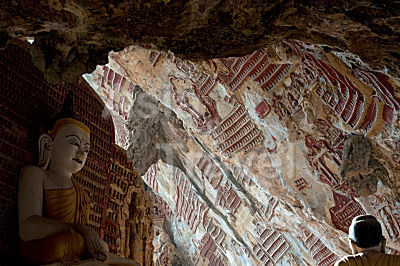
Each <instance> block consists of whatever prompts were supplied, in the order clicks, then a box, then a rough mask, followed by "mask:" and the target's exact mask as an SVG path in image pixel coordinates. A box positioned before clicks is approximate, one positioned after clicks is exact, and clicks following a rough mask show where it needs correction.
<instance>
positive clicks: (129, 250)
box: [0, 42, 153, 265]
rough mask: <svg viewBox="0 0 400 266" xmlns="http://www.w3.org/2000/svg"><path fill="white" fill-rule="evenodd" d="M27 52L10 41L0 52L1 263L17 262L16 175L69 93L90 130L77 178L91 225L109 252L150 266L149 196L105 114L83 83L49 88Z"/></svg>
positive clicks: (21, 44) (32, 158)
mask: <svg viewBox="0 0 400 266" xmlns="http://www.w3.org/2000/svg"><path fill="white" fill-rule="evenodd" d="M29 49H30V45H29V43H28V42H14V43H13V44H10V45H9V46H8V47H7V49H5V50H4V51H1V52H0V58H1V60H0V88H1V89H0V98H1V101H0V135H1V137H0V167H1V173H2V174H1V175H0V198H1V200H0V206H1V208H0V264H2V265H12V264H14V263H15V262H16V261H17V260H16V258H17V257H18V241H19V240H18V239H19V237H18V218H17V201H16V199H17V191H18V176H19V171H20V169H21V167H22V166H24V165H28V164H34V163H35V162H36V160H37V158H36V157H35V156H36V152H37V148H36V147H37V144H36V143H37V139H38V136H39V135H40V134H41V133H42V132H43V129H44V128H45V126H46V123H47V122H49V121H50V119H51V118H52V117H54V116H55V115H56V114H57V113H58V112H59V111H60V109H61V106H62V103H63V100H64V97H65V95H66V93H67V92H68V91H73V92H74V97H75V108H76V112H77V113H78V115H79V116H80V119H81V120H82V121H83V122H84V123H85V124H87V125H88V126H89V128H90V130H91V142H92V145H91V146H92V147H91V151H90V153H89V156H88V159H87V162H86V165H85V167H84V168H83V169H82V171H81V172H80V173H79V174H77V175H76V176H74V178H76V180H77V181H78V182H79V183H80V184H82V185H83V186H84V187H85V190H86V192H87V193H88V194H89V196H90V197H91V199H92V202H93V204H92V205H91V212H90V217H89V219H90V226H91V227H92V228H93V229H94V230H95V231H96V232H98V233H99V235H100V238H101V239H103V240H104V241H106V242H107V244H108V245H109V249H110V251H111V252H113V253H116V254H118V255H121V256H125V257H129V258H132V259H134V260H135V261H137V262H139V263H141V264H142V265H152V255H153V246H152V239H153V225H152V211H151V210H152V203H151V200H150V194H149V192H148V191H145V187H144V183H143V181H142V179H141V177H140V176H139V175H138V173H137V172H136V171H135V169H134V168H133V167H132V163H131V162H130V160H128V159H127V156H126V151H125V150H124V149H122V148H121V147H119V146H117V145H116V144H115V134H114V124H113V120H112V117H111V115H110V113H109V111H108V110H107V108H105V105H104V103H103V102H102V101H101V100H100V98H99V97H98V96H97V94H96V93H95V92H94V91H93V89H92V88H91V87H90V86H89V85H88V84H87V82H86V81H85V80H83V79H81V80H80V81H79V82H77V83H70V84H62V85H58V86H54V85H50V84H49V83H47V82H46V81H45V79H44V78H43V74H42V73H41V72H40V71H39V70H38V69H37V68H36V67H35V66H34V65H33V63H32V60H31V56H30V54H29ZM3 263H4V264H3Z"/></svg>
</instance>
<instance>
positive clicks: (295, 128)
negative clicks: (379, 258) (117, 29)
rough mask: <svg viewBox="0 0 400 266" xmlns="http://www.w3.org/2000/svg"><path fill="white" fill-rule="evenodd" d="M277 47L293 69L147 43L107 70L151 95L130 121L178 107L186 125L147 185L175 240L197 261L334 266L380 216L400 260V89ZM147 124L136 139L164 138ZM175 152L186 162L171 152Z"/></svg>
mask: <svg viewBox="0 0 400 266" xmlns="http://www.w3.org/2000/svg"><path fill="white" fill-rule="evenodd" d="M276 47H277V48H278V50H276V52H275V54H274V59H273V61H274V62H280V63H285V64H274V63H272V62H271V61H270V60H269V58H270V55H269V53H270V50H269V49H267V48H264V49H260V50H257V51H255V52H253V53H251V54H249V55H247V56H244V57H237V58H222V59H214V60H209V61H201V62H197V63H195V62H190V61H184V60H182V59H180V58H179V57H177V56H176V55H174V54H173V53H160V52H155V51H150V50H146V49H143V48H137V47H130V48H127V49H125V50H124V51H122V52H119V53H112V54H111V56H110V62H109V67H110V68H112V69H113V70H114V71H117V72H118V73H120V74H121V75H123V76H125V78H126V79H127V80H129V81H131V82H133V83H134V84H136V85H138V86H140V87H141V88H142V89H143V91H144V92H143V93H145V94H146V95H147V96H146V97H149V98H148V99H147V98H146V102H143V101H144V99H145V95H143V98H142V99H143V101H138V102H136V104H137V105H138V106H135V105H136V104H133V105H132V111H131V116H132V114H135V113H137V111H138V110H140V108H144V107H145V106H146V104H149V105H151V106H152V107H153V108H154V109H156V108H158V110H153V109H152V113H155V114H156V116H157V117H159V119H160V121H165V120H164V115H163V113H165V110H166V109H167V110H168V109H169V110H172V111H173V112H174V113H175V114H176V117H175V116H173V117H174V119H176V120H174V121H179V120H181V121H182V122H183V128H182V127H179V126H176V125H179V124H180V122H167V123H165V124H166V125H168V126H169V127H168V129H170V130H171V131H170V132H169V133H168V134H165V132H164V133H163V131H162V130H159V131H158V132H160V134H158V133H157V134H155V133H150V136H151V135H154V139H156V142H157V143H160V144H159V146H160V148H157V149H159V150H157V149H156V150H157V153H156V155H155V156H152V157H151V160H148V161H146V160H147V158H143V159H142V160H143V161H146V162H147V163H146V166H143V169H144V168H146V167H148V164H150V163H154V162H156V164H152V165H151V167H150V168H149V169H148V170H147V172H146V174H144V176H143V179H144V181H145V182H146V183H147V184H148V186H149V187H150V188H151V189H152V190H153V192H154V193H155V194H156V195H157V196H158V197H160V198H161V199H162V200H163V201H164V202H165V204H166V205H167V206H168V207H169V209H170V210H171V218H169V219H168V220H169V221H171V224H176V225H177V226H176V227H173V228H174V229H173V230H171V231H169V232H167V234H168V235H169V238H170V239H171V241H173V242H174V243H175V245H176V247H177V249H178V250H179V251H180V252H181V254H187V257H188V259H189V260H190V261H192V263H194V264H196V263H199V264H210V265H217V264H219V263H221V264H231V265H244V264H246V263H247V264H252V265H260V264H268V263H276V264H277V265H299V264H307V263H308V264H310V265H332V264H333V262H334V261H336V260H337V259H338V257H340V256H342V255H345V254H346V253H347V252H349V249H348V246H347V237H346V232H347V230H348V226H349V225H350V222H351V220H352V218H353V217H355V216H357V215H359V214H364V213H371V214H373V215H375V216H376V217H377V218H378V219H379V221H381V223H382V225H383V228H384V234H385V236H386V237H387V238H388V240H389V241H388V246H389V248H388V251H389V252H391V253H396V252H398V250H400V233H399V232H400V219H399V218H398V217H400V216H399V213H400V210H399V208H398V205H397V204H398V201H399V199H400V197H399V188H400V183H399V181H398V180H399V179H398V177H399V173H400V164H399V163H400V160H399V158H400V152H399V149H398V146H399V145H398V137H399V124H398V119H399V111H400V100H399V98H398V95H397V94H396V91H398V85H397V84H398V83H397V81H396V80H395V79H393V78H392V77H390V76H387V75H384V74H382V73H379V72H374V71H372V70H371V69H369V68H368V67H366V66H365V64H363V63H362V62H361V63H360V64H351V63H350V62H349V61H348V60H347V59H346V57H343V56H341V55H340V54H338V53H336V52H325V51H324V49H322V48H321V47H320V46H315V45H308V44H305V43H302V42H298V41H285V42H284V43H283V44H282V45H281V46H279V45H278V46H276ZM285 47H290V50H287V49H286V48H285ZM280 49H282V50H280ZM288 51H289V52H288ZM293 51H294V52H295V53H294V54H293ZM102 73H103V75H104V72H102V71H101V68H98V71H97V72H96V73H94V74H92V75H100V76H101V75H102ZM147 101H148V103H147ZM155 103H157V107H156V105H155ZM132 117H133V116H132ZM141 117H145V118H146V119H147V120H146V119H143V120H140V122H133V123H130V124H129V127H130V131H132V132H133V131H135V130H138V131H139V132H142V133H140V134H144V133H145V132H147V130H143V129H144V128H146V126H149V127H150V126H152V125H156V126H155V128H157V129H160V128H163V129H164V127H162V126H159V124H157V123H158V122H157V123H155V122H154V121H158V120H157V119H154V118H152V119H149V117H147V116H143V115H142V116H141ZM167 117H169V116H167ZM130 119H131V118H130ZM135 119H138V120H132V121H139V118H135ZM140 119H141V118H140ZM166 120H167V121H170V120H169V119H166ZM142 123H147V124H146V125H143V124H142ZM176 128H179V129H180V131H176ZM135 132H136V131H135ZM140 134H139V135H140ZM352 134H355V135H357V136H362V137H354V139H353V141H351V139H352V137H350V136H351V135H352ZM160 136H168V137H165V138H160ZM346 138H348V139H350V141H348V144H350V145H347V144H346V145H347V146H346V148H344V145H345V141H346ZM143 139H145V138H143ZM176 139H178V140H179V141H177V140H176ZM133 141H134V142H135V146H138V147H139V148H138V149H142V148H141V147H148V146H146V145H147V144H145V143H151V142H148V141H143V142H140V141H137V139H135V138H133ZM163 141H164V142H163ZM165 143H166V144H165ZM176 144H179V145H176ZM169 145H172V146H173V149H170V150H169V152H168V153H166V154H169V155H171V156H172V157H171V158H173V161H174V162H176V161H178V160H179V164H176V163H168V162H167V160H168V159H169V160H170V161H171V158H168V156H164V157H163V156H161V154H162V151H163V150H167V151H168V149H167V148H168V147H169ZM350 147H353V148H352V149H353V151H350ZM360 148H361V150H362V152H360ZM344 150H345V156H342V154H343V151H344ZM346 150H347V153H346ZM131 152H132V153H131V156H133V158H135V151H134V150H131ZM139 154H140V153H138V155H139ZM143 154H144V153H143ZM354 159H355V160H354ZM350 166H351V167H350ZM355 166H356V167H355ZM341 169H343V177H341V175H340V172H341ZM360 174H361V176H360ZM361 177H362V178H361Z"/></svg>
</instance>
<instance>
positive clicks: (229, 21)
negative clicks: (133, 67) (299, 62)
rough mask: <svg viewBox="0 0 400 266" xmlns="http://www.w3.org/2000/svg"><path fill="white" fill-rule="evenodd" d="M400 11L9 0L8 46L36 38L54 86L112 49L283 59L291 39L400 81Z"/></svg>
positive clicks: (383, 6)
mask: <svg viewBox="0 0 400 266" xmlns="http://www.w3.org/2000/svg"><path fill="white" fill-rule="evenodd" d="M399 10H400V4H399V2H398V1H342V0H338V1H330V0H323V1H322V0H318V1H297V0H292V1H281V0H280V1H272V0H269V1H264V0H253V1H232V0H220V1H207V0H190V1H182V0H177V1H170V0H164V1H158V0H157V1H156V0H152V1H127V0H121V1H77V0H62V1H61V0H55V1H39V2H38V1H26V0H24V1H22V0H4V1H2V2H1V4H0V18H1V21H0V45H1V46H4V45H5V44H6V43H7V41H8V40H10V39H12V38H16V37H27V36H30V37H34V39H35V42H34V49H33V50H32V55H33V56H34V62H35V64H36V65H37V66H39V67H40V68H41V69H42V71H43V72H44V73H45V76H46V78H47V79H48V80H49V81H51V82H60V81H72V80H74V79H75V78H77V77H79V76H80V75H81V74H84V73H89V72H91V71H92V70H93V69H95V66H96V65H98V64H105V63H106V62H107V54H108V52H109V51H111V50H114V51H120V50H122V49H124V48H125V47H127V46H129V45H133V44H141V45H144V46H147V47H150V46H152V45H154V47H157V48H158V49H161V50H164V51H168V50H171V51H173V52H174V53H175V54H177V55H179V56H180V57H182V56H184V57H185V58H187V59H211V58H223V57H228V56H243V55H246V54H249V53H251V52H253V51H254V50H256V49H260V48H264V47H267V46H269V50H270V53H271V56H272V57H274V58H275V55H274V51H275V50H276V47H277V46H278V47H279V46H280V44H279V42H280V41H282V40H285V39H296V40H301V41H308V42H310V43H314V44H325V45H328V46H329V47H324V50H325V51H326V52H328V51H330V50H332V49H333V50H337V51H339V52H341V53H342V54H343V55H344V56H347V57H352V55H351V54H350V53H352V54H355V55H358V56H359V57H360V58H361V59H362V60H363V61H364V62H366V63H368V64H370V66H371V67H372V69H375V70H387V71H388V72H389V73H390V74H392V75H394V76H397V77H398V76H399V67H398V66H399V65H400V64H399V63H400V60H399V55H400V48H399V47H400V46H399V41H400V39H399V38H400V37H399V33H400V27H399V25H400V24H399V22H400V20H399V14H400V13H399V12H400V11H399ZM278 50H280V49H278ZM348 52H350V53H348ZM279 57H280V56H279V55H278V58H279ZM281 59H282V58H281ZM286 59H291V57H290V56H289V57H288V58H286ZM353 59H354V60H353V61H352V64H357V63H358V61H359V60H358V59H357V57H355V58H353ZM349 62H351V61H349Z"/></svg>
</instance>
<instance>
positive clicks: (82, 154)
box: [18, 94, 137, 265]
mask: <svg viewBox="0 0 400 266" xmlns="http://www.w3.org/2000/svg"><path fill="white" fill-rule="evenodd" d="M38 144H39V161H38V166H35V165H29V166H25V167H24V168H23V169H22V170H21V174H20V180H19V192H18V216H19V217H18V219H19V235H20V239H21V241H20V250H19V255H20V258H21V259H22V260H23V261H25V262H28V263H32V264H38V265H41V264H50V263H73V262H80V263H82V261H85V260H87V261H92V262H93V261H96V262H97V264H96V265H99V263H100V265H101V264H105V263H103V262H102V261H105V262H107V261H108V262H110V263H107V264H108V265H109V264H111V265H137V263H136V262H134V261H131V260H128V259H124V258H119V257H117V256H116V255H114V254H111V253H109V252H108V248H107V244H106V243H105V242H104V241H102V240H100V238H99V236H98V234H97V233H96V232H95V231H94V230H92V229H91V228H90V227H88V226H87V225H88V223H89V210H90V199H89V197H88V195H87V194H86V193H85V191H84V190H83V188H82V187H81V186H80V185H79V184H78V183H77V182H76V181H75V180H74V178H73V174H75V173H77V172H79V171H80V170H81V169H82V168H83V166H84V165H85V162H86V158H87V156H88V153H89V148H90V131H89V128H88V127H87V126H86V125H85V124H83V123H82V122H80V121H79V120H78V119H77V118H76V115H75V114H74V112H73V102H72V94H68V96H67V98H66V101H65V102H64V105H63V108H62V112H61V114H60V115H58V116H57V118H56V121H55V123H54V125H53V127H52V128H51V129H50V130H49V131H48V132H47V133H46V134H43V135H41V136H40V138H39V143H38ZM115 258H119V259H116V262H115V263H112V261H113V259H114V260H115ZM80 265H82V264H80Z"/></svg>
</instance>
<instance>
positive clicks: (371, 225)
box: [349, 215, 386, 254]
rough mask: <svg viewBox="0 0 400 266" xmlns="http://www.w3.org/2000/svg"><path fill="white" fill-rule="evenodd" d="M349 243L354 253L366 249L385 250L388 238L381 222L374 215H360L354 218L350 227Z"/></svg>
mask: <svg viewBox="0 0 400 266" xmlns="http://www.w3.org/2000/svg"><path fill="white" fill-rule="evenodd" d="M349 244H350V248H351V250H352V251H353V254H356V253H359V252H361V251H362V250H365V249H376V250H379V251H383V252H384V250H385V245H386V240H385V238H384V237H383V235H382V228H381V224H380V223H379V222H378V220H377V219H376V218H375V217H374V216H372V215H360V216H357V217H355V218H354V219H353V221H352V223H351V225H350V227H349Z"/></svg>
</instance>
